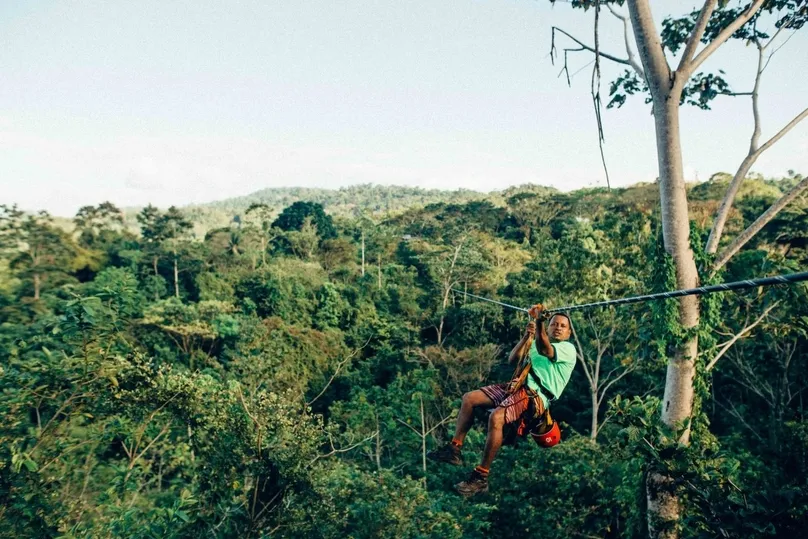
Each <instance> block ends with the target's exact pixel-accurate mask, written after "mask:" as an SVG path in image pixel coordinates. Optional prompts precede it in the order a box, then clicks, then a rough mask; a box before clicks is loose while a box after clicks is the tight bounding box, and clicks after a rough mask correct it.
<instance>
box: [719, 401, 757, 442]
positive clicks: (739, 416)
mask: <svg viewBox="0 0 808 539" xmlns="http://www.w3.org/2000/svg"><path fill="white" fill-rule="evenodd" d="M715 402H716V404H718V405H719V406H720V407H721V408H723V409H724V410H726V411H727V412H729V413H730V414H732V416H733V417H735V419H737V420H738V421H739V422H740V423H741V424H742V425H743V426H744V427H746V428H747V429H749V431H750V432H751V433H752V434H754V435H755V436H756V437H757V438H758V439H759V440H760V441H761V442H763V441H765V440H763V437H762V436H761V435H760V434H758V431H757V429H755V428H752V426H751V425H749V423H747V422H746V419H744V417H743V414H742V413H740V412H739V411H738V409H737V408H735V405H734V404H732V403H731V402H730V401H727V404H729V406H730V407H727V406H726V405H724V404H722V403H721V401H719V400H716V401H715Z"/></svg>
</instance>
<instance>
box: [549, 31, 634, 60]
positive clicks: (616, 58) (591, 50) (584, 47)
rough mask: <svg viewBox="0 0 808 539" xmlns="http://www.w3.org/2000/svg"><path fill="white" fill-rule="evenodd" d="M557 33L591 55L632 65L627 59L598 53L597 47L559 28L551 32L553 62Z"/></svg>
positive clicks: (551, 56)
mask: <svg viewBox="0 0 808 539" xmlns="http://www.w3.org/2000/svg"><path fill="white" fill-rule="evenodd" d="M556 32H561V33H562V34H564V35H565V36H567V37H568V38H570V39H571V40H573V41H574V42H575V43H577V44H578V45H580V46H581V48H582V49H583V50H587V51H589V52H591V53H597V54H598V55H599V56H602V57H604V58H606V59H607V60H611V61H612V62H617V63H618V64H623V65H627V66H630V65H631V64H630V63H629V61H628V60H627V59H624V58H618V57H616V56H614V55H611V54H607V53H605V52H603V51H600V50H598V51H596V50H595V47H590V46H589V45H587V44H586V43H584V42H582V41H581V40H580V39H578V38H577V37H574V36H573V35H571V34H570V33H568V32H566V31H564V30H562V29H561V28H558V27H557V26H553V28H552V31H551V36H552V37H551V44H550V59H551V60H552V59H553V58H554V57H553V52H554V51H555V33H556ZM569 50H570V51H577V50H579V49H569ZM553 63H555V62H553Z"/></svg>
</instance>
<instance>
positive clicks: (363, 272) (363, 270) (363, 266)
mask: <svg viewBox="0 0 808 539" xmlns="http://www.w3.org/2000/svg"><path fill="white" fill-rule="evenodd" d="M364 276H365V231H364V230H363V231H362V277H364Z"/></svg>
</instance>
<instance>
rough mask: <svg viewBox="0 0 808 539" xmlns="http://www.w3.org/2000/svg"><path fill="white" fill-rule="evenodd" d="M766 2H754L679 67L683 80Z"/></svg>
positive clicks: (756, 0)
mask: <svg viewBox="0 0 808 539" xmlns="http://www.w3.org/2000/svg"><path fill="white" fill-rule="evenodd" d="M765 1H766V0H755V1H754V2H752V4H750V5H749V7H748V8H747V9H746V11H744V12H743V13H742V14H741V15H740V16H739V17H738V18H737V19H735V20H734V21H732V22H731V23H730V24H729V26H727V27H726V28H724V29H723V30H722V31H721V33H719V34H718V35H717V36H716V38H715V39H713V40H712V41H711V42H709V43H708V44H707V46H706V47H704V48H703V49H702V50H701V52H700V53H698V54H697V55H696V57H695V58H693V60H692V61H691V62H688V64H687V65H686V66H681V67H683V68H684V69H681V70H680V73H681V74H682V75H683V76H684V77H685V78H690V75H692V74H693V72H695V71H696V69H698V67H699V66H700V65H701V64H702V63H704V61H705V60H706V59H707V58H709V57H710V56H711V55H712V54H713V53H714V52H715V51H716V50H718V48H719V47H720V46H721V45H723V44H724V42H726V41H727V40H728V39H729V38H730V37H731V36H732V34H734V33H735V32H736V31H737V30H738V29H739V28H740V27H741V26H743V25H744V24H746V23H747V22H749V19H751V18H752V17H753V16H754V15H755V13H757V12H758V10H759V9H760V8H761V6H763V4H764V2H765Z"/></svg>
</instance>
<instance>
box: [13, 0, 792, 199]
mask: <svg viewBox="0 0 808 539" xmlns="http://www.w3.org/2000/svg"><path fill="white" fill-rule="evenodd" d="M652 5H653V7H654V9H655V10H656V11H655V16H656V19H657V22H658V23H659V22H661V20H662V18H663V15H664V14H665V13H666V12H668V11H670V10H671V9H677V13H682V12H684V10H687V9H689V8H690V7H691V6H695V5H696V2H675V1H661V2H652ZM677 5H678V6H684V10H683V9H682V7H677ZM591 17H592V14H591V13H587V14H585V13H583V12H581V11H573V10H571V9H570V8H569V6H566V5H564V4H559V5H556V6H555V7H552V6H550V4H549V2H548V1H546V0H445V1H441V0H429V1H428V0H408V1H403V2H402V1H398V2H393V1H381V0H377V1H373V0H343V1H333V0H332V1H325V0H320V1H311V0H289V1H283V2H281V1H235V0H231V1H224V0H218V1H217V0H193V1H185V0H182V1H178V0H160V1H156V0H137V1H135V0H130V1H122V0H118V1H115V0H83V1H79V0H61V1H47V0H0V74H2V75H0V184H2V189H1V190H0V202H4V203H8V202H17V203H19V204H20V205H21V206H23V207H24V208H26V209H41V208H44V209H47V210H49V211H51V212H53V213H55V214H57V215H72V214H73V213H74V212H75V211H76V209H77V208H78V207H79V206H81V205H84V204H95V203H98V202H101V201H103V200H111V201H112V202H114V203H116V204H118V205H121V206H134V205H142V204H145V203H147V202H153V203H155V204H157V205H160V206H167V205H169V204H188V203H198V202H205V201H210V200H217V199H222V198H227V197H231V196H236V195H242V194H246V193H249V192H252V191H255V190H257V189H262V188H265V187H276V186H310V187H339V186H343V185H349V184H354V183H366V182H373V183H382V184H400V185H414V186H421V187H426V188H450V189H453V188H458V187H466V188H470V189H477V190H484V191H488V190H493V189H504V188H506V187H508V186H509V185H514V184H521V183H526V182H534V183H540V184H545V185H553V186H556V187H558V188H561V189H565V190H567V189H574V188H578V187H582V186H591V185H605V180H604V176H603V171H602V168H601V164H600V156H599V154H598V147H597V138H596V132H595V126H594V114H593V111H592V105H591V100H590V98H589V79H590V72H591V71H590V68H586V69H584V70H583V71H581V72H580V74H578V75H577V76H576V78H575V79H574V80H573V86H572V88H568V87H567V86H566V82H565V81H564V80H563V79H559V78H557V76H556V75H557V74H558V71H559V66H555V67H554V66H552V65H551V62H550V58H549V56H548V52H549V47H550V28H551V26H552V25H554V24H555V25H559V26H561V27H563V28H565V29H567V30H569V31H571V32H573V33H575V34H577V35H579V36H580V37H582V38H586V41H591V37H590V36H591V33H592V26H591V20H592V19H591ZM602 21H603V31H602V38H601V41H602V46H603V48H604V50H607V51H609V52H614V53H615V54H617V55H619V56H624V52H623V47H622V38H621V32H622V29H621V26H620V23H619V22H618V21H617V20H616V19H614V18H613V17H611V16H610V15H609V14H608V13H604V15H603V17H602ZM806 50H808V32H806V31H803V32H802V33H801V34H800V33H798V34H797V35H795V36H794V38H793V39H791V41H790V42H789V43H788V44H787V45H786V46H785V47H784V48H783V49H782V50H781V51H780V52H779V53H778V54H777V55H776V56H775V57H774V59H773V60H772V63H771V66H770V68H769V71H767V73H766V79H765V80H764V82H763V100H762V101H763V102H762V104H761V105H762V106H761V109H762V110H761V112H762V117H763V136H764V137H768V136H771V135H772V134H773V133H774V132H775V131H776V130H777V129H779V128H780V127H781V126H782V125H783V124H785V123H786V122H788V120H790V119H791V118H792V117H793V116H794V115H796V114H797V113H798V112H799V111H800V110H802V109H803V108H805V107H806V106H808V94H806V91H805V75H804V74H805V73H806V72H808V54H806V53H805V51H806ZM588 61H589V57H584V56H583V55H581V56H580V57H578V58H575V59H574V60H573V65H574V66H575V67H576V68H578V67H583V66H584V65H585V64H586V63H587V62H588ZM709 66H713V67H715V66H721V67H724V68H725V69H726V70H727V71H728V74H729V78H730V80H731V82H733V83H734V87H735V89H736V90H748V89H749V87H750V86H751V82H752V79H751V77H752V73H753V71H752V70H753V69H754V50H753V48H751V47H750V48H745V47H743V46H742V45H740V44H738V45H732V46H731V47H727V48H725V49H724V50H722V51H720V53H719V54H717V55H716V56H715V58H714V59H713V60H711V61H710V64H709ZM709 66H707V67H709ZM620 71H621V69H617V68H615V67H612V66H610V65H607V66H605V69H604V77H605V80H604V85H603V93H604V94H606V93H607V92H608V81H609V80H611V78H612V77H611V76H612V75H614V74H615V73H618V72H620ZM604 122H605V129H606V152H607V160H608V163H609V168H610V172H611V176H612V182H613V184H614V185H627V184H631V183H635V182H638V181H652V180H653V179H654V178H655V176H656V153H655V145H654V140H653V122H652V118H651V116H650V115H649V109H648V106H647V105H644V104H643V103H642V99H634V100H633V101H630V102H629V104H628V105H626V106H625V107H623V109H621V110H615V111H608V112H606V113H605V116H604ZM750 132H751V114H750V105H749V101H748V98H727V99H724V100H722V101H721V102H719V103H716V106H715V107H714V110H713V111H712V112H701V111H697V110H686V111H684V113H683V150H684V159H685V166H686V174H687V176H688V179H695V178H696V177H698V179H701V180H704V179H706V178H707V177H709V175H710V174H712V173H713V172H716V171H730V170H734V169H735V168H736V167H737V165H738V163H739V162H740V160H741V159H742V157H743V155H744V154H745V152H746V149H747V147H748V140H749V135H750ZM788 169H795V170H797V171H801V172H802V173H803V174H805V173H808V121H807V122H804V124H803V125H801V126H799V127H798V128H797V129H795V130H794V131H792V132H791V133H790V134H789V135H788V137H787V138H785V139H783V140H782V141H781V142H780V143H779V144H778V145H777V146H775V147H774V148H773V149H772V150H770V151H769V152H768V153H767V154H765V155H764V156H763V157H762V158H761V159H760V161H759V162H758V164H757V165H756V166H755V167H754V170H756V171H759V172H762V173H764V174H766V175H783V174H785V173H786V171H787V170H788Z"/></svg>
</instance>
